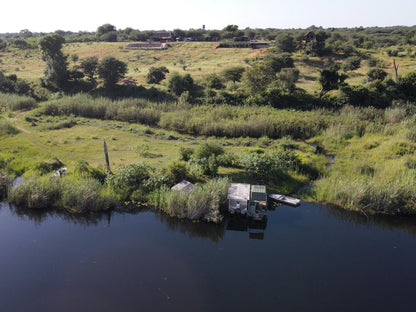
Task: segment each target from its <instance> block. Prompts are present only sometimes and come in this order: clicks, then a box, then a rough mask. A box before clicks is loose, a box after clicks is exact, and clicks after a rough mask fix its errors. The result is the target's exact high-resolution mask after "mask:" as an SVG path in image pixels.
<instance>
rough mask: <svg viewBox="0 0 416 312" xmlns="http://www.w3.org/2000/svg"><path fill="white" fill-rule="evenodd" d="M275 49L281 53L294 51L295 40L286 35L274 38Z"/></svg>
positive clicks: (282, 34)
mask: <svg viewBox="0 0 416 312" xmlns="http://www.w3.org/2000/svg"><path fill="white" fill-rule="evenodd" d="M276 47H277V49H278V50H279V51H281V52H287V53H292V52H293V51H295V39H294V38H293V37H292V36H291V35H290V34H288V33H281V34H279V35H278V36H277V37H276Z"/></svg>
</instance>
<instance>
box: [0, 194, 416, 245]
mask: <svg viewBox="0 0 416 312" xmlns="http://www.w3.org/2000/svg"><path fill="white" fill-rule="evenodd" d="M302 206H304V208H306V207H309V208H310V207H312V208H316V209H319V210H320V211H321V212H322V213H324V214H329V215H330V216H332V217H334V218H336V219H337V220H341V221H342V222H347V223H350V224H353V225H360V226H375V227H379V228H384V229H387V230H390V231H393V230H403V231H405V232H407V233H409V234H412V235H416V216H402V217H394V216H380V215H377V216H372V215H368V214H367V215H365V214H363V213H360V212H353V211H346V210H344V209H340V208H336V207H330V206H322V205H318V204H312V203H303V204H302V205H301V206H300V207H298V208H291V209H302ZM0 209H9V211H10V213H11V214H12V215H15V216H17V217H19V218H21V219H28V220H30V221H32V222H34V223H35V224H36V225H41V224H42V223H43V222H46V221H47V220H48V219H50V218H61V219H63V220H64V221H65V222H67V223H73V224H77V225H82V226H97V225H99V224H102V223H106V224H107V225H108V226H111V219H112V217H113V216H114V215H120V214H127V215H137V214H140V213H154V215H155V217H156V218H157V219H158V220H159V221H160V222H161V223H162V224H164V225H165V226H166V228H167V230H168V231H175V232H180V233H183V234H186V235H188V237H189V238H203V239H209V240H210V241H212V242H219V241H220V240H223V238H224V235H225V232H226V231H240V232H247V233H248V239H260V240H262V239H264V237H265V235H267V234H266V228H267V218H265V219H264V220H262V221H256V220H252V219H249V218H245V217H241V216H236V215H232V216H228V215H227V216H225V218H224V221H223V222H222V223H220V224H213V223H207V222H195V221H190V220H184V219H178V218H172V217H170V216H168V215H166V214H164V213H160V212H153V211H151V210H150V209H147V208H138V207H129V208H127V209H126V208H123V209H118V210H114V211H109V212H100V213H97V212H95V213H83V214H74V213H70V212H67V211H61V210H52V209H45V210H38V209H23V208H17V207H14V206H12V205H9V204H8V203H6V202H1V208H0ZM270 210H271V211H270V212H269V213H276V212H273V211H275V210H276V211H278V210H279V206H277V207H273V208H272V209H270Z"/></svg>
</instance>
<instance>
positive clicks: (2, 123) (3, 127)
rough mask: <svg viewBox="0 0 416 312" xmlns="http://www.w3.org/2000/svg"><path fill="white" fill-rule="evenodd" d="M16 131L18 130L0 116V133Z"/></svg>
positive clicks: (13, 132)
mask: <svg viewBox="0 0 416 312" xmlns="http://www.w3.org/2000/svg"><path fill="white" fill-rule="evenodd" d="M18 133H19V130H18V129H17V128H16V127H15V126H14V125H12V124H11V123H10V122H9V121H8V120H6V119H4V118H1V117H0V135H3V134H18Z"/></svg>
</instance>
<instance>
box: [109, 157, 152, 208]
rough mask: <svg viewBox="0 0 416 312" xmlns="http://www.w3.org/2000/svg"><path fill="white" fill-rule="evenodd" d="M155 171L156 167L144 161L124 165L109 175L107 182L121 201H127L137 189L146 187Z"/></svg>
mask: <svg viewBox="0 0 416 312" xmlns="http://www.w3.org/2000/svg"><path fill="white" fill-rule="evenodd" d="M153 172H154V169H153V168H152V167H151V166H149V165H147V164H145V163H143V162H139V163H133V164H128V165H123V166H120V167H119V168H117V170H116V171H115V172H114V174H112V175H109V176H108V179H107V182H108V184H109V186H110V187H111V188H112V189H113V190H114V191H115V193H116V194H117V197H118V198H119V199H120V200H121V201H127V200H129V199H130V197H131V195H132V194H133V193H134V192H135V191H136V190H137V189H140V188H143V187H144V182H145V181H146V180H148V179H149V178H150V176H151V174H152V173H153Z"/></svg>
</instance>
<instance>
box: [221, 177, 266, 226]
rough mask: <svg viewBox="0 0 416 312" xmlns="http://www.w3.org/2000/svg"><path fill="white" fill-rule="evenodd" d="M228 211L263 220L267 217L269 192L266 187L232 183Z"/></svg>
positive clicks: (229, 190) (229, 191)
mask: <svg viewBox="0 0 416 312" xmlns="http://www.w3.org/2000/svg"><path fill="white" fill-rule="evenodd" d="M227 199H228V211H229V212H230V213H231V214H241V215H247V216H249V217H252V218H253V219H259V220H261V219H263V218H264V217H266V215H267V192H266V187H265V186H264V185H250V184H246V183H230V185H229V188H228V196H227Z"/></svg>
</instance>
